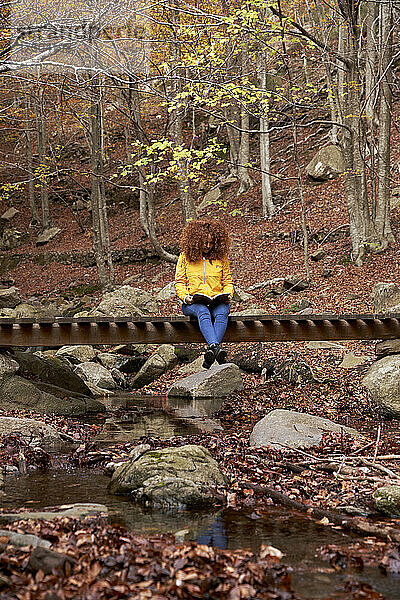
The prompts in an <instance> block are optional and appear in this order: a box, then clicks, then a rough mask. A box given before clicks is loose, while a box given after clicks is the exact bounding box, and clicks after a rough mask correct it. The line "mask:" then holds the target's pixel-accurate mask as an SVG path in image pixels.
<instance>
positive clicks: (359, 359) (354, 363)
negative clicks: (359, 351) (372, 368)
mask: <svg viewBox="0 0 400 600" xmlns="http://www.w3.org/2000/svg"><path fill="white" fill-rule="evenodd" d="M367 360H368V357H367V356H356V355H355V354H353V352H349V353H348V354H345V355H344V356H343V360H342V362H341V363H340V364H339V365H338V367H340V368H342V369H354V368H355V367H359V366H360V365H363V364H364V363H365V362H366V361H367Z"/></svg>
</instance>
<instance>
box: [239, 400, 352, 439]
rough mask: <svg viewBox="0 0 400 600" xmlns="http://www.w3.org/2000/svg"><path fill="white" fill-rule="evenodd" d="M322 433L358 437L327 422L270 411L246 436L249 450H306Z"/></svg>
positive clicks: (279, 410) (288, 411) (292, 412)
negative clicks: (286, 448)
mask: <svg viewBox="0 0 400 600" xmlns="http://www.w3.org/2000/svg"><path fill="white" fill-rule="evenodd" d="M326 431H333V432H336V433H341V432H342V431H343V432H344V433H346V434H348V435H351V436H356V435H359V434H358V432H357V431H356V430H355V429H352V428H350V427H344V426H342V425H338V424H337V423H334V422H333V421H330V420H329V419H324V418H322V417H315V416H314V415H308V414H306V413H299V412H295V411H291V410H282V409H277V410H272V411H271V412H270V413H268V414H267V415H266V416H265V417H264V418H263V419H261V421H258V423H256V425H255V426H254V428H253V431H252V432H251V435H250V446H253V447H256V448H260V447H267V446H268V447H271V448H284V447H289V448H310V447H311V446H317V445H318V444H319V443H320V442H321V440H322V435H323V433H325V432H326Z"/></svg>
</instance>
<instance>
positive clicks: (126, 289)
mask: <svg viewBox="0 0 400 600" xmlns="http://www.w3.org/2000/svg"><path fill="white" fill-rule="evenodd" d="M157 309H158V307H157V302H156V300H155V299H154V295H153V294H149V293H148V292H144V291H143V290H140V289H138V288H134V287H132V286H130V285H123V286H121V287H120V288H118V289H117V290H114V291H113V292H107V293H105V294H103V298H102V301H101V302H100V304H99V305H98V307H97V308H96V310H95V311H94V312H95V314H98V315H101V314H103V315H109V316H112V317H121V316H124V317H127V316H134V317H140V316H143V315H144V314H149V313H152V312H156V311H157Z"/></svg>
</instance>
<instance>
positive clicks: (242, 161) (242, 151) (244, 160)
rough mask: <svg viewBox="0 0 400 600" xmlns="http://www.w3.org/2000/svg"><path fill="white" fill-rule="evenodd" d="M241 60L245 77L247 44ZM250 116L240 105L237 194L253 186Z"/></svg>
mask: <svg viewBox="0 0 400 600" xmlns="http://www.w3.org/2000/svg"><path fill="white" fill-rule="evenodd" d="M241 60H242V77H247V75H248V60H249V55H248V50H247V46H246V47H245V48H244V49H243V50H242V53H241ZM249 129H250V117H249V113H248V111H247V108H246V106H242V107H241V130H242V131H241V134H240V146H239V166H238V176H239V182H240V186H239V191H238V193H237V195H238V196H239V195H240V194H243V193H244V192H247V191H248V190H249V189H250V188H252V187H253V185H254V181H253V179H252V178H251V177H250V174H249V169H248V167H247V164H248V163H249V161H250V134H249Z"/></svg>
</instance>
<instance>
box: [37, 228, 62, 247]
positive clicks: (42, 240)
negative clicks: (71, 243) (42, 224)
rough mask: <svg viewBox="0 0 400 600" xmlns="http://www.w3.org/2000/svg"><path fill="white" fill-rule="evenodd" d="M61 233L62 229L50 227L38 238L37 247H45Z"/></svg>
mask: <svg viewBox="0 0 400 600" xmlns="http://www.w3.org/2000/svg"><path fill="white" fill-rule="evenodd" d="M59 233H61V229H60V228H59V227H49V229H45V230H44V231H43V232H42V233H41V234H40V235H39V236H38V238H37V240H36V246H44V245H45V244H48V243H49V242H50V240H52V239H53V238H55V237H56V235H58V234H59Z"/></svg>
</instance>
